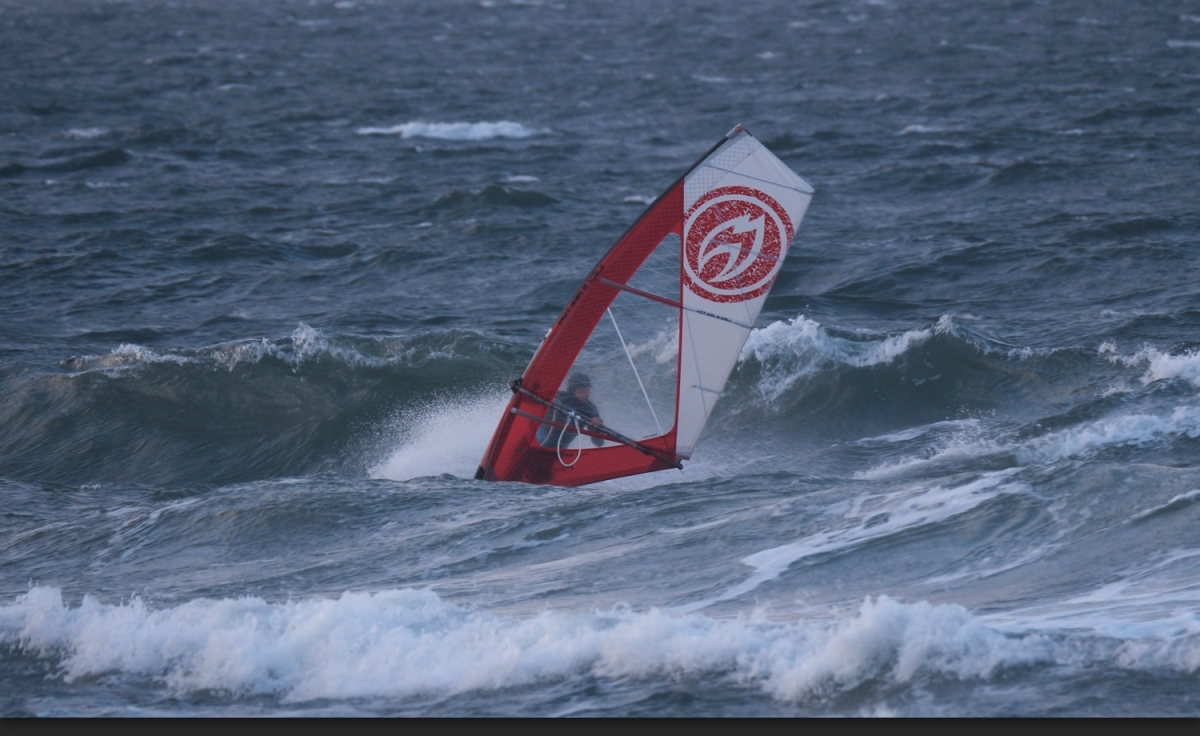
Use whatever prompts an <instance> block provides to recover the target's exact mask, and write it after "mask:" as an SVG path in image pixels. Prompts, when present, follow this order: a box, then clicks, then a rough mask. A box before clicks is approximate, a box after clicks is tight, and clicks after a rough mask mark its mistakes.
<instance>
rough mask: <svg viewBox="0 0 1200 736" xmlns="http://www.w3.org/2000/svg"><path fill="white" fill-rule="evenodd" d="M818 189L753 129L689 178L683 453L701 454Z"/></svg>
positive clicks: (679, 442) (679, 445)
mask: <svg viewBox="0 0 1200 736" xmlns="http://www.w3.org/2000/svg"><path fill="white" fill-rule="evenodd" d="M812 193H813V189H812V187H810V186H809V185H808V183H807V182H805V181H804V180H803V179H801V178H800V177H799V176H798V175H796V173H795V172H793V171H792V170H791V169H789V168H788V167H787V165H786V164H784V163H783V162H782V161H780V160H779V159H778V158H776V157H775V155H774V154H772V153H771V152H770V151H768V150H767V149H766V148H764V147H763V145H762V144H761V143H759V142H758V141H757V140H756V139H754V138H753V137H751V136H750V135H749V134H747V133H745V132H744V131H738V132H736V133H734V134H733V135H732V136H731V137H730V138H729V140H728V141H727V142H726V143H725V144H724V145H722V146H721V147H720V148H718V149H717V150H716V151H714V152H713V153H712V154H711V155H710V156H708V158H706V159H705V160H704V161H703V162H701V163H700V164H699V165H698V166H696V167H695V168H694V169H693V170H692V171H691V172H690V173H689V174H688V175H687V177H686V178H685V179H684V213H685V214H684V236H683V252H682V254H681V257H682V260H681V271H682V280H683V283H684V288H683V289H682V296H683V300H682V304H683V310H682V320H681V330H680V347H679V350H680V365H679V403H678V417H677V422H676V427H677V436H676V454H677V455H678V456H679V457H683V458H687V457H690V456H691V454H692V450H693V449H694V448H695V445H696V442H697V441H698V440H699V438H700V433H701V431H702V430H703V429H704V425H705V423H706V422H707V421H708V417H709V415H710V414H711V413H712V410H713V407H714V406H715V404H716V400H717V397H718V396H719V395H720V393H721V390H722V389H723V388H724V387H725V382H726V381H727V380H728V378H729V374H730V372H731V371H732V370H733V366H734V363H735V362H736V361H737V358H738V355H739V354H740V353H741V350H742V346H743V345H744V344H745V342H746V338H747V337H749V335H750V330H751V329H752V328H753V327H754V321H755V320H756V319H757V318H758V313H759V312H760V311H761V310H762V305H763V302H764V301H765V300H766V297H767V292H768V291H769V290H770V288H771V284H772V283H773V282H774V280H775V277H776V275H777V274H778V273H779V269H780V268H781V267H782V265H783V260H784V258H786V257H787V252H788V249H789V248H790V247H791V243H792V239H793V238H794V237H795V233H796V229H797V228H798V227H799V225H800V220H801V219H802V218H803V217H804V212H805V210H807V208H808V203H809V201H810V200H811V199H812Z"/></svg>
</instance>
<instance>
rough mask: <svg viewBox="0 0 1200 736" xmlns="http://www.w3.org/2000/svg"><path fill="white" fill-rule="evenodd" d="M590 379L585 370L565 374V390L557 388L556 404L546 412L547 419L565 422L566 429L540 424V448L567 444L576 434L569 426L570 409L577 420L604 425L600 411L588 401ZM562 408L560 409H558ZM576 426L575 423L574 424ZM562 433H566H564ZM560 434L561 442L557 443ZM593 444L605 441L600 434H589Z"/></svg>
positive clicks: (590, 389)
mask: <svg viewBox="0 0 1200 736" xmlns="http://www.w3.org/2000/svg"><path fill="white" fill-rule="evenodd" d="M591 394H592V381H591V379H590V378H588V375H587V374H586V373H572V374H571V375H570V376H568V377H567V390H566V391H559V392H558V396H557V397H555V400H554V403H555V404H556V406H555V407H554V408H552V409H550V411H549V412H547V413H546V419H548V420H550V421H551V422H558V423H561V424H565V425H567V428H566V429H563V428H560V427H554V426H551V425H549V424H543V425H542V426H541V428H539V429H538V433H537V441H538V444H540V445H541V446H542V447H570V446H571V443H573V442H574V441H575V437H576V436H578V433H577V432H576V431H575V430H574V429H573V428H572V427H571V424H572V423H573V419H572V417H571V416H570V414H568V412H572V413H574V414H576V415H577V416H578V417H579V420H582V421H586V422H587V423H588V424H591V425H592V426H595V427H603V426H604V420H602V419H601V418H600V410H599V409H597V408H596V405H595V404H593V403H592V401H591ZM558 407H562V408H558ZM576 426H578V425H577V424H576ZM564 434H565V436H563V435H564ZM560 437H561V444H560V442H559V440H560ZM591 440H592V444H593V445H595V446H596V447H599V446H600V445H603V444H604V440H603V439H602V438H600V437H592V438H591Z"/></svg>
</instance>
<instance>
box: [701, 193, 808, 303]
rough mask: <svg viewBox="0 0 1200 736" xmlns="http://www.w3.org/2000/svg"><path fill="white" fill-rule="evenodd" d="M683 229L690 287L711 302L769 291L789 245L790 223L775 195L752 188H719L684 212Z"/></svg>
mask: <svg viewBox="0 0 1200 736" xmlns="http://www.w3.org/2000/svg"><path fill="white" fill-rule="evenodd" d="M685 220H686V224H685V225H684V233H685V234H684V243H685V244H686V245H685V249H686V252H685V255H684V259H683V268H684V270H685V271H686V272H687V276H688V278H687V284H688V288H689V289H691V290H692V292H693V293H695V294H697V295H698V296H702V297H704V298H705V299H707V300H709V301H713V302H741V301H746V300H747V299H754V298H755V297H758V296H762V295H763V294H765V293H767V290H768V289H770V288H771V284H772V282H774V281H775V274H776V273H778V272H779V268H780V266H782V265H783V255H784V253H783V251H784V246H785V244H787V243H790V242H791V241H792V234H793V232H794V231H793V230H792V220H791V218H789V217H788V214H787V210H785V209H784V208H783V207H782V206H780V204H779V203H778V202H776V201H775V199H774V198H773V197H771V196H770V195H768V194H766V193H765V192H760V191H759V190H757V189H751V188H750V187H721V188H720V189H714V190H712V191H711V192H709V193H708V194H705V195H704V196H703V197H701V198H700V199H699V200H697V201H696V204H694V205H692V209H691V210H689V211H688V213H687V217H686V218H685Z"/></svg>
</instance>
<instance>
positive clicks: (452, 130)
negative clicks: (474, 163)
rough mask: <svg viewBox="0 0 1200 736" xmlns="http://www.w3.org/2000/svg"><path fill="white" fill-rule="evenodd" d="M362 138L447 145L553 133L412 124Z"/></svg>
mask: <svg viewBox="0 0 1200 736" xmlns="http://www.w3.org/2000/svg"><path fill="white" fill-rule="evenodd" d="M354 132H355V133H357V134H359V135H398V136H400V137H401V138H436V139H439V140H447V141H486V140H492V139H495V138H531V137H533V136H536V135H543V134H545V133H549V132H550V131H548V130H545V129H541V128H527V127H525V126H524V125H521V124H520V123H514V122H511V121H509V120H500V121H498V122H494V123H424V122H419V121H415V122H410V123H401V124H399V125H393V126H390V127H387V128H372V127H366V128H357V129H355V131H354Z"/></svg>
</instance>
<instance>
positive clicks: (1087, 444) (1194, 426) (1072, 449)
mask: <svg viewBox="0 0 1200 736" xmlns="http://www.w3.org/2000/svg"><path fill="white" fill-rule="evenodd" d="M1179 436H1186V437H1190V438H1192V439H1195V438H1197V437H1200V407H1195V406H1186V405H1185V406H1177V407H1175V408H1174V409H1173V410H1172V411H1171V413H1170V414H1169V415H1166V416H1157V415H1154V414H1126V415H1123V416H1116V417H1106V418H1104V419H1099V420H1096V421H1094V422H1088V423H1086V424H1083V425H1081V426H1079V427H1072V428H1071V429H1066V430H1062V431H1059V432H1052V433H1050V434H1047V435H1045V436H1043V437H1038V438H1035V439H1032V440H1029V441H1028V442H1026V443H1024V444H1022V445H1020V446H1017V447H1015V448H1014V451H1015V453H1016V456H1017V459H1018V460H1019V461H1020V462H1022V463H1031V462H1045V461H1052V460H1062V459H1066V458H1069V457H1088V456H1090V455H1094V454H1095V453H1096V452H1098V451H1100V450H1102V449H1105V448H1108V447H1118V446H1136V447H1145V446H1148V445H1151V444H1155V443H1157V442H1161V441H1163V440H1165V439H1168V438H1170V437H1179Z"/></svg>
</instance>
